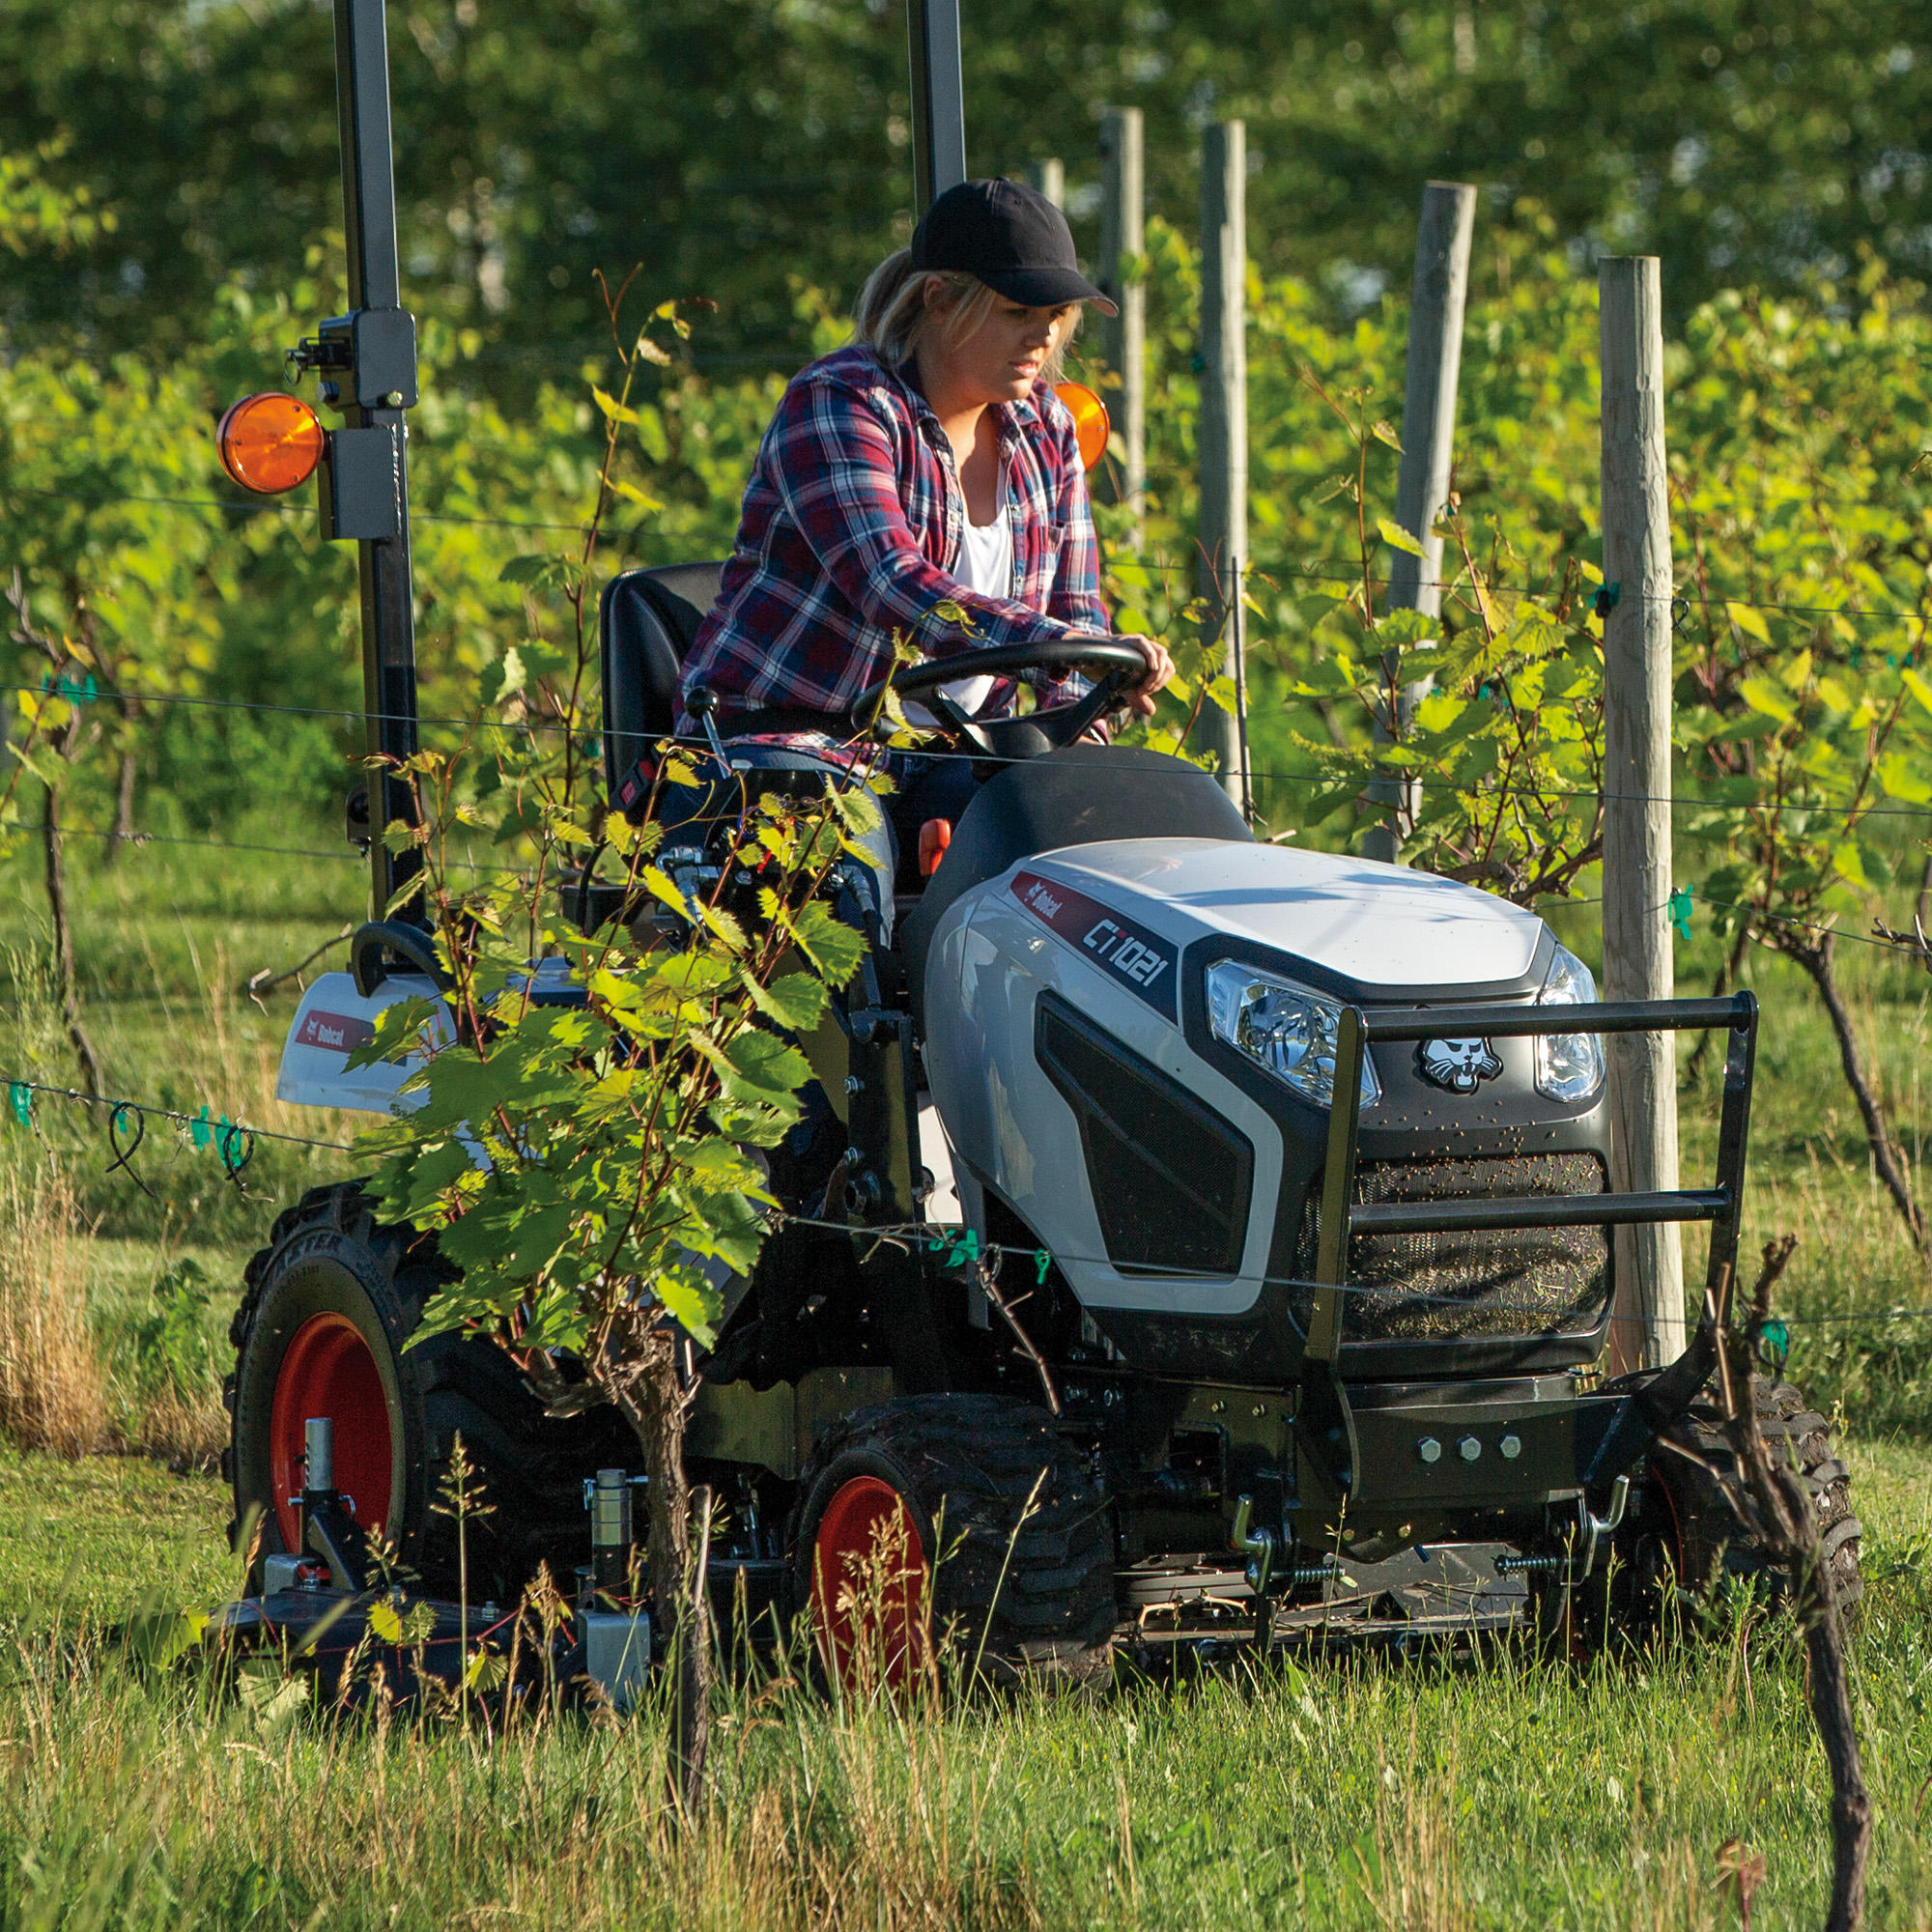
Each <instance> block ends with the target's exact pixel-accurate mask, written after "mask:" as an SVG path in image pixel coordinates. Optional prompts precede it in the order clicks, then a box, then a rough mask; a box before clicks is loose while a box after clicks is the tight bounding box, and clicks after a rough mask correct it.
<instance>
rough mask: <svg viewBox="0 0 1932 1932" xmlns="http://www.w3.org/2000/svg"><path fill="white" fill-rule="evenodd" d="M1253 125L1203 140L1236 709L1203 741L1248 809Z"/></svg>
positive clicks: (1236, 125) (1208, 473) (1213, 624)
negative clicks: (1246, 581) (1245, 606)
mask: <svg viewBox="0 0 1932 1932" xmlns="http://www.w3.org/2000/svg"><path fill="white" fill-rule="evenodd" d="M1247 173H1248V142H1247V126H1246V124H1245V123H1244V122H1240V121H1218V122H1215V123H1214V124H1213V125H1211V126H1210V127H1208V128H1206V129H1205V130H1204V132H1203V134H1202V145H1201V362H1202V368H1201V427H1200V441H1201V454H1200V462H1201V518H1200V544H1201V556H1200V569H1201V592H1202V595H1203V597H1204V598H1205V600H1206V602H1207V612H1206V616H1205V618H1204V631H1205V634H1206V635H1207V636H1208V637H1209V638H1216V637H1218V638H1219V639H1221V640H1222V644H1223V650H1224V659H1223V662H1224V666H1225V668H1226V672H1227V675H1228V676H1229V677H1230V678H1231V679H1232V680H1233V682H1234V687H1235V715H1234V716H1233V717H1230V716H1229V715H1228V713H1227V712H1225V711H1223V710H1222V709H1221V708H1220V707H1219V706H1218V705H1215V704H1211V703H1210V704H1205V705H1203V706H1202V708H1201V725H1200V733H1201V742H1202V745H1203V747H1204V749H1206V750H1208V751H1211V752H1214V753H1218V755H1219V758H1220V771H1221V783H1222V785H1223V786H1224V787H1225V789H1226V790H1227V793H1228V796H1229V797H1230V798H1232V799H1233V800H1234V801H1235V803H1236V805H1237V806H1239V807H1240V809H1241V810H1242V811H1243V812H1244V813H1245V812H1247V811H1248V810H1249V804H1248V769H1249V767H1248V745H1247V737H1248V729H1247V725H1248V720H1247V691H1246V682H1247V678H1246V672H1247V666H1246V663H1245V653H1244V651H1243V648H1242V641H1243V640H1242V635H1241V633H1242V614H1243V613H1242V608H1241V586H1242V580H1243V578H1244V576H1245V574H1246V570H1247V561H1248V357H1247V336H1246V324H1247V313H1246V309H1247V301H1246V298H1247V262H1248V251H1247V225H1246V203H1247V195H1246V188H1247Z"/></svg>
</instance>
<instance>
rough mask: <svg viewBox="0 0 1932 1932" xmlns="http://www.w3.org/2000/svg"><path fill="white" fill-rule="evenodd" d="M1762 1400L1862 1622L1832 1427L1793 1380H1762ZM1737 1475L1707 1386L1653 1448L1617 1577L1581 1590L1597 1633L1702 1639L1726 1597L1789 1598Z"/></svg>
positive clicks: (1837, 1584) (1844, 1593) (1833, 1569)
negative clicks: (1739, 1492) (1732, 1492)
mask: <svg viewBox="0 0 1932 1932" xmlns="http://www.w3.org/2000/svg"><path fill="white" fill-rule="evenodd" d="M1751 1400H1752V1402H1753V1404H1754V1405H1755V1406H1756V1409H1757V1420H1758V1427H1759V1429H1760V1430H1761V1431H1762V1432H1763V1434H1764V1438H1765V1443H1766V1446H1767V1447H1768V1448H1769V1449H1770V1451H1771V1453H1772V1455H1773V1457H1774V1458H1776V1459H1778V1460H1779V1461H1782V1460H1783V1459H1785V1458H1787V1457H1788V1458H1789V1459H1790V1462H1791V1465H1792V1466H1793V1467H1794V1468H1795V1469H1796V1471H1797V1473H1798V1475H1799V1477H1800V1479H1801V1480H1802V1481H1803V1483H1804V1487H1805V1489H1806V1491H1807V1492H1809V1494H1810V1497H1811V1502H1812V1507H1813V1509H1814V1510H1815V1512H1816V1515H1817V1521H1818V1531H1819V1539H1820V1544H1821V1547H1822V1548H1823V1551H1824V1556H1825V1563H1826V1567H1827V1568H1828V1570H1829V1571H1830V1573H1831V1577H1832V1583H1833V1592H1834V1594H1835V1596H1836V1598H1837V1605H1838V1609H1839V1612H1840V1614H1841V1615H1842V1617H1843V1618H1844V1620H1845V1622H1846V1624H1847V1625H1850V1624H1852V1623H1853V1622H1855V1620H1856V1617H1857V1611H1858V1605H1859V1600H1860V1597H1861V1595H1862V1593H1863V1587H1864V1586H1863V1583H1862V1580H1861V1577H1860V1575H1859V1539H1860V1535H1861V1530H1860V1525H1859V1520H1858V1518H1857V1517H1855V1516H1854V1515H1853V1514H1852V1504H1851V1495H1850V1476H1849V1473H1848V1471H1847V1470H1846V1468H1845V1465H1844V1463H1841V1462H1840V1461H1839V1460H1838V1459H1837V1457H1836V1456H1835V1455H1834V1454H1833V1449H1832V1438H1831V1434H1830V1426H1829V1425H1828V1424H1827V1422H1826V1420H1825V1418H1824V1417H1823V1416H1822V1415H1819V1414H1817V1413H1815V1412H1814V1411H1813V1410H1812V1409H1810V1408H1808V1407H1807V1406H1805V1402H1804V1396H1803V1395H1802V1394H1801V1393H1800V1392H1799V1391H1798V1390H1797V1389H1796V1388H1794V1387H1793V1386H1792V1385H1791V1384H1790V1383H1789V1382H1784V1381H1767V1380H1765V1379H1764V1378H1761V1377H1753V1378H1752V1380H1751ZM1737 1474H1738V1466H1737V1458H1736V1456H1735V1455H1734V1454H1733V1453H1732V1450H1731V1445H1730V1439H1729V1437H1728V1436H1726V1435H1725V1434H1724V1426H1723V1414H1722V1411H1721V1409H1720V1408H1719V1399H1718V1394H1717V1391H1716V1390H1715V1389H1709V1388H1707V1389H1706V1390H1705V1391H1704V1392H1703V1393H1702V1394H1701V1395H1700V1396H1699V1397H1698V1398H1697V1400H1696V1402H1695V1403H1694V1404H1693V1405H1692V1406H1691V1407H1690V1411H1689V1412H1688V1413H1687V1414H1686V1415H1684V1416H1683V1417H1682V1418H1681V1419H1680V1420H1679V1421H1678V1422H1676V1423H1675V1424H1674V1425H1673V1426H1672V1427H1671V1428H1670V1429H1669V1430H1667V1431H1666V1432H1665V1433H1664V1435H1663V1438H1662V1440H1661V1441H1660V1442H1659V1443H1658V1444H1657V1446H1656V1447H1655V1448H1654V1449H1653V1450H1652V1451H1651V1453H1650V1459H1649V1467H1648V1470H1647V1472H1646V1474H1645V1476H1644V1478H1643V1487H1642V1492H1641V1493H1642V1504H1641V1507H1640V1509H1638V1510H1637V1511H1634V1513H1633V1514H1634V1521H1630V1522H1627V1523H1626V1525H1625V1528H1624V1530H1623V1532H1622V1534H1620V1535H1619V1536H1618V1538H1617V1541H1616V1548H1615V1552H1614V1560H1613V1563H1612V1566H1611V1568H1610V1573H1609V1574H1608V1575H1607V1576H1605V1575H1603V1574H1601V1573H1600V1575H1599V1576H1597V1577H1592V1578H1591V1580H1590V1582H1589V1583H1587V1584H1585V1585H1584V1586H1583V1589H1582V1591H1581V1592H1579V1593H1577V1594H1578V1596H1579V1597H1580V1598H1581V1599H1582V1603H1581V1605H1578V1607H1579V1608H1581V1609H1582V1611H1583V1622H1584V1624H1585V1625H1586V1626H1587V1628H1588V1630H1589V1632H1590V1633H1591V1634H1592V1635H1593V1636H1597V1637H1601V1636H1605V1635H1607V1636H1614V1637H1617V1638H1620V1639H1622V1640H1624V1641H1626V1642H1634V1643H1638V1644H1642V1643H1646V1642H1649V1641H1651V1640H1653V1639H1655V1638H1657V1637H1660V1636H1662V1637H1664V1638H1678V1637H1684V1636H1690V1635H1693V1634H1696V1633H1698V1632H1699V1631H1702V1630H1708V1629H1711V1628H1713V1627H1714V1626H1713V1625H1712V1624H1711V1621H1710V1616H1709V1612H1710V1609H1711V1607H1712V1605H1714V1604H1715V1603H1716V1602H1717V1601H1718V1600H1719V1598H1721V1597H1722V1596H1723V1595H1724V1594H1725V1593H1726V1592H1739V1591H1746V1590H1748V1591H1751V1592H1753V1593H1754V1594H1755V1595H1756V1597H1757V1599H1758V1601H1759V1602H1760V1603H1761V1604H1763V1605H1766V1606H1767V1607H1776V1605H1781V1604H1784V1603H1786V1602H1788V1601H1789V1599H1790V1596H1791V1579H1790V1577H1789V1575H1788V1574H1787V1572H1786V1571H1785V1569H1784V1567H1783V1565H1782V1564H1780V1563H1778V1562H1776V1560H1775V1559H1774V1558H1773V1556H1772V1554H1771V1552H1770V1551H1769V1550H1768V1549H1766V1548H1764V1546H1763V1545H1762V1544H1760V1543H1758V1542H1757V1541H1756V1540H1755V1539H1754V1538H1753V1537H1752V1536H1751V1534H1750V1532H1749V1531H1748V1530H1747V1528H1746V1527H1745V1525H1744V1524H1743V1523H1742V1522H1741V1521H1740V1520H1738V1516H1737V1513H1736V1512H1735V1511H1734V1510H1733V1509H1732V1508H1731V1505H1730V1502H1729V1499H1728V1498H1727V1497H1726V1495H1725V1493H1724V1484H1725V1483H1726V1482H1729V1481H1735V1480H1736V1478H1737ZM1548 1594H1549V1593H1546V1595H1548Z"/></svg>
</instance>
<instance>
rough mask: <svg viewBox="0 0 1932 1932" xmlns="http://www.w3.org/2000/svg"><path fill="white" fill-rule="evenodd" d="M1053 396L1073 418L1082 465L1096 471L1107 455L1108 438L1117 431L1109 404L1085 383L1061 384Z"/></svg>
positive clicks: (1055, 386) (1056, 385)
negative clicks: (1110, 418)
mask: <svg viewBox="0 0 1932 1932" xmlns="http://www.w3.org/2000/svg"><path fill="white" fill-rule="evenodd" d="M1053 393H1054V394H1055V395H1056V396H1058V397H1059V398H1060V400H1061V401H1062V402H1063V403H1065V405H1066V408H1067V411H1068V412H1069V413H1070V414H1071V415H1072V417H1073V429H1074V433H1075V434H1076V435H1077V436H1078V437H1079V439H1080V461H1081V464H1082V466H1083V467H1084V468H1086V469H1093V467H1094V464H1096V463H1098V462H1099V460H1100V459H1101V457H1103V456H1105V455H1106V453H1107V438H1108V436H1109V435H1110V434H1111V433H1112V431H1113V424H1111V423H1110V422H1109V421H1108V420H1107V406H1106V404H1105V403H1103V402H1102V401H1101V400H1100V398H1099V397H1098V396H1096V395H1095V394H1094V391H1093V390H1092V389H1090V388H1089V387H1088V386H1087V384H1085V383H1059V384H1055V385H1054V391H1053Z"/></svg>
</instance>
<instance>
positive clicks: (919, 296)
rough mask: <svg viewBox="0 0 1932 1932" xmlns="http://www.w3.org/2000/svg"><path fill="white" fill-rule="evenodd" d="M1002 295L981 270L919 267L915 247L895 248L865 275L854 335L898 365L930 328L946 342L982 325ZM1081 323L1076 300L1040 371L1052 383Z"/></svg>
mask: <svg viewBox="0 0 1932 1932" xmlns="http://www.w3.org/2000/svg"><path fill="white" fill-rule="evenodd" d="M935 282H936V283H937V284H938V285H939V292H938V296H937V298H936V299H932V300H928V299H927V297H926V289H927V287H928V286H929V285H930V284H932V283H935ZM999 299H1000V295H999V292H998V290H996V289H989V288H988V287H987V286H986V284H985V283H984V282H982V281H981V280H980V278H979V276H977V275H969V274H966V273H965V272H963V271H962V270H954V269H915V268H914V267H913V265H912V250H911V249H910V248H897V249H895V250H894V251H893V253H892V254H890V255H888V256H887V257H886V259H885V260H884V261H883V262H881V263H880V264H879V266H878V267H877V268H876V269H874V270H872V272H871V273H870V274H869V275H867V277H866V286H865V287H864V288H863V289H862V290H861V291H860V292H859V305H858V307H857V309H856V310H855V311H854V312H853V318H852V321H853V328H852V340H853V341H854V342H856V343H859V344H860V345H861V346H862V347H864V348H867V349H869V350H871V351H872V352H873V354H874V355H877V356H878V358H879V359H880V361H882V362H884V363H886V364H887V365H888V366H889V367H892V368H897V367H898V365H899V364H900V363H901V362H904V361H907V360H908V359H910V357H911V356H912V355H913V353H914V351H915V350H917V349H918V347H919V343H920V338H921V337H922V336H923V334H924V333H925V332H926V330H927V329H929V328H932V327H938V328H939V329H940V331H941V333H942V334H943V336H944V337H945V339H946V340H947V341H948V342H963V341H965V339H966V338H967V337H968V336H969V335H972V334H975V333H976V332H977V331H978V330H979V329H980V328H981V327H983V326H984V324H985V321H986V318H987V317H988V316H990V315H991V314H992V312H993V305H994V303H995V302H997V301H998V300H999ZM1079 327H1080V304H1079V303H1077V302H1076V303H1075V304H1074V305H1073V319H1072V321H1071V322H1070V323H1068V325H1067V327H1066V332H1065V334H1064V335H1062V336H1060V337H1059V338H1058V339H1057V340H1056V341H1055V343H1054V345H1053V353H1052V354H1051V355H1049V356H1048V357H1047V358H1046V366H1045V368H1044V369H1043V370H1042V371H1041V372H1040V373H1041V375H1042V376H1043V378H1044V379H1045V380H1046V381H1047V382H1048V383H1057V382H1059V380H1060V376H1061V363H1062V359H1063V357H1064V356H1065V353H1066V345H1067V344H1068V343H1070V342H1071V341H1072V340H1073V337H1074V335H1075V334H1076V333H1077V332H1078V330H1079Z"/></svg>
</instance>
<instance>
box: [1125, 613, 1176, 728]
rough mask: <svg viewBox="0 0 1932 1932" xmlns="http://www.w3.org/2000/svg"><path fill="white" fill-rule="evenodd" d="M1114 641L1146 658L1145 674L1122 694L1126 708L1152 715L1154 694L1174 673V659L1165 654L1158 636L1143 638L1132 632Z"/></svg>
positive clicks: (1141, 714)
mask: <svg viewBox="0 0 1932 1932" xmlns="http://www.w3.org/2000/svg"><path fill="white" fill-rule="evenodd" d="M1114 641H1115V642H1116V643H1120V644H1128V645H1131V646H1132V647H1133V649H1135V650H1137V651H1139V652H1140V654H1141V656H1142V657H1144V658H1145V659H1146V660H1147V675H1146V676H1145V677H1144V678H1142V679H1141V681H1140V682H1139V683H1138V684H1136V685H1133V686H1131V687H1130V688H1129V689H1128V690H1127V691H1126V692H1124V693H1123V694H1122V696H1124V697H1125V699H1126V706H1127V709H1128V710H1129V711H1131V712H1133V713H1134V714H1135V715H1136V716H1137V717H1141V718H1151V717H1152V716H1153V708H1154V707H1153V700H1154V696H1155V694H1156V693H1157V692H1159V691H1160V690H1161V689H1163V687H1164V686H1165V685H1166V684H1167V682H1168V680H1169V679H1170V678H1171V677H1173V675H1174V660H1173V659H1172V658H1171V657H1169V656H1168V654H1167V646H1166V645H1165V644H1163V643H1162V642H1161V640H1160V639H1158V638H1143V637H1139V636H1137V635H1134V634H1131V633H1130V634H1128V635H1127V636H1125V637H1118V638H1116V639H1114Z"/></svg>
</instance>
